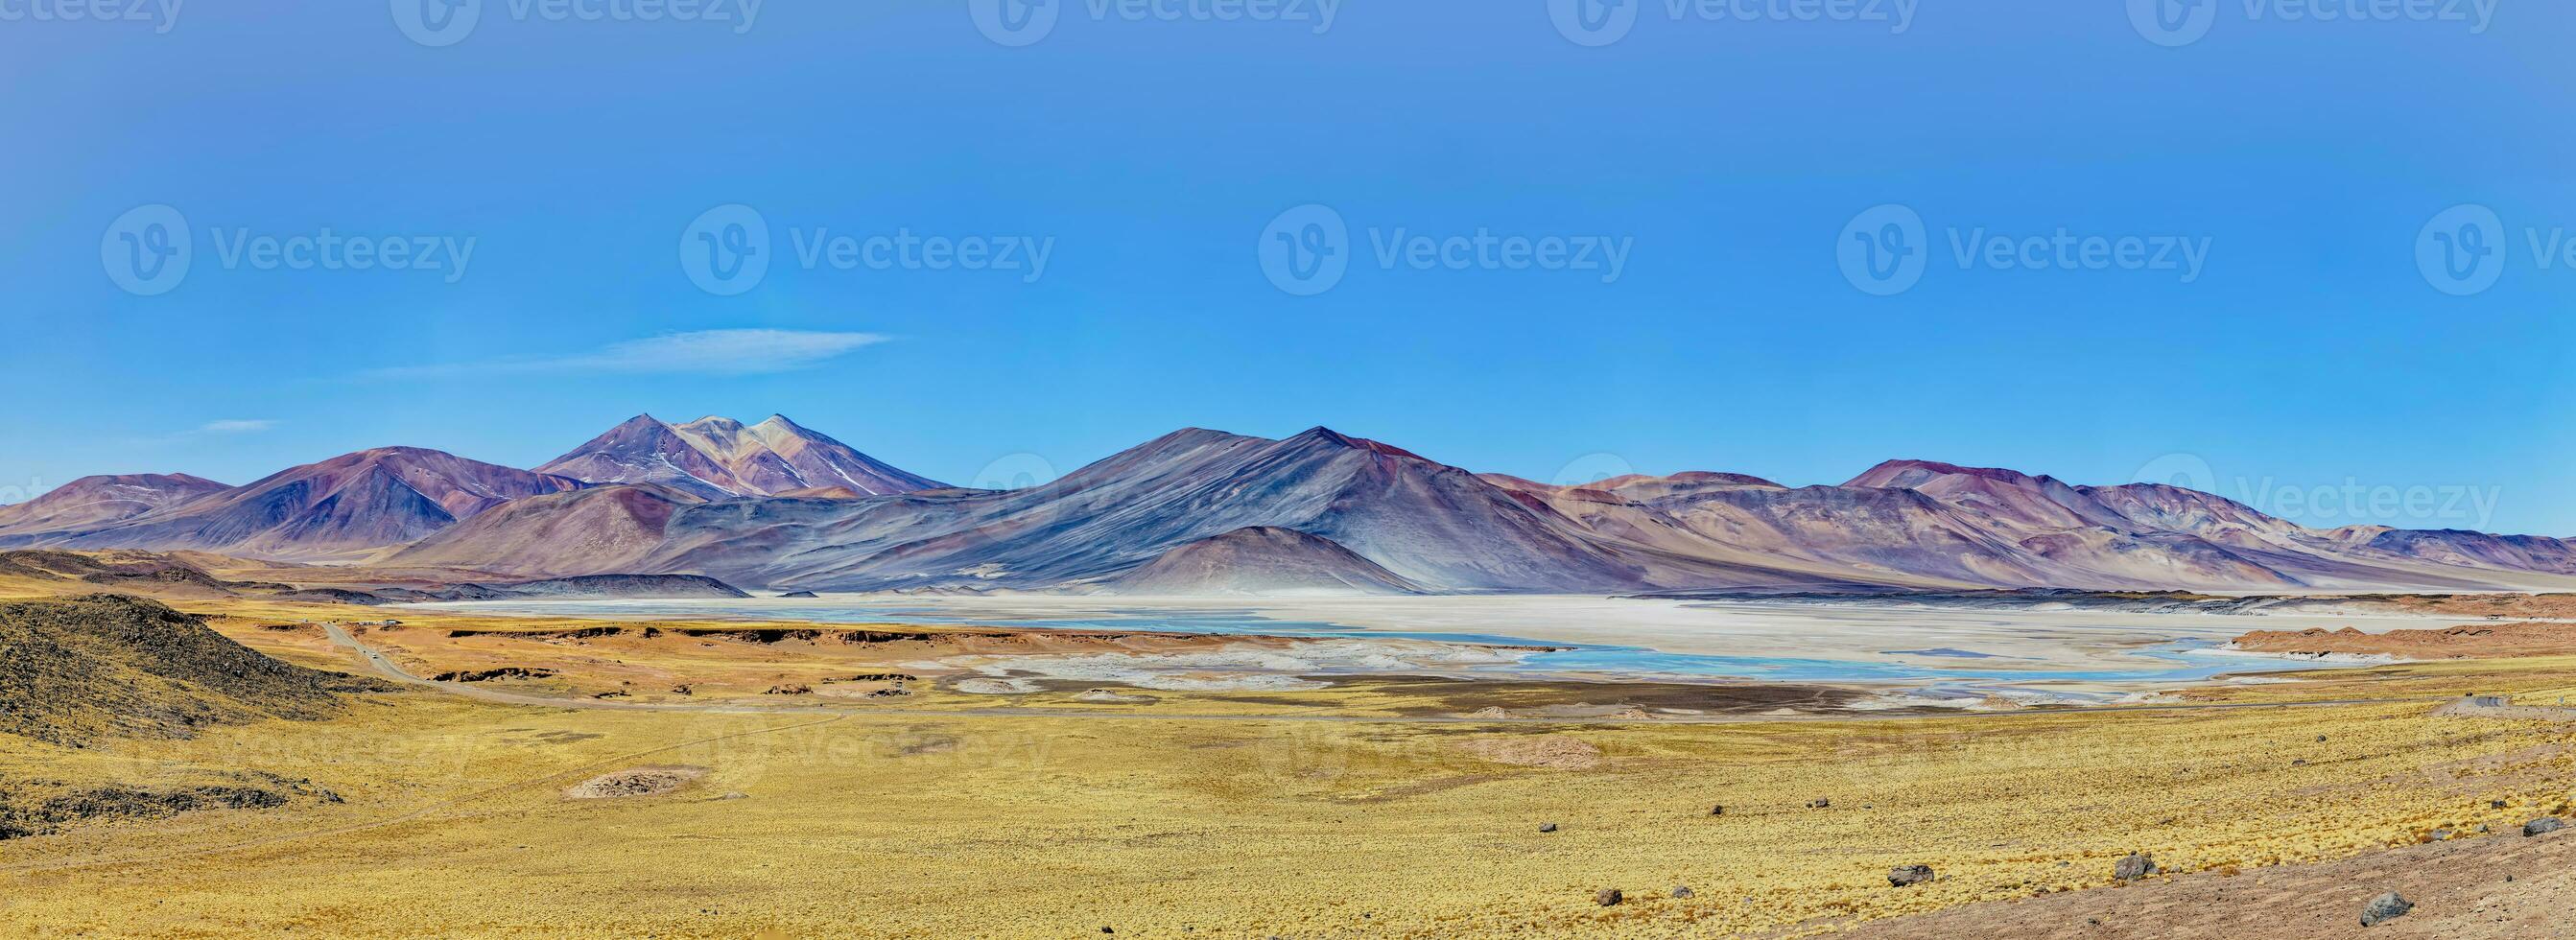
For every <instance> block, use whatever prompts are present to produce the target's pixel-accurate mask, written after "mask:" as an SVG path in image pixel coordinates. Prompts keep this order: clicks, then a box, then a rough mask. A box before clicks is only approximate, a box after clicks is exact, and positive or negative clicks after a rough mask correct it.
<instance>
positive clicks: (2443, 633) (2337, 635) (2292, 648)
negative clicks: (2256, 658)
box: [2236, 622, 2576, 659]
mask: <svg viewBox="0 0 2576 940" xmlns="http://www.w3.org/2000/svg"><path fill="white" fill-rule="evenodd" d="M2236 646H2237V647H2238V648H2240V649H2249V650H2255V651H2258V652H2265V653H2294V654H2301V655H2314V654H2324V653H2346V654H2358V655H2381V656H2396V657H2399V658H2403V659H2491V658H2495V657H2500V656H2555V655H2562V654H2567V653H2576V623H2532V622H2525V623H2481V624H2468V625H2464V626H2457V627H2445V628H2443V629H2440V630H2391V631H2388V632H2386V633H2363V632H2361V631H2359V630H2355V629H2353V628H2351V627H2345V628H2343V629H2341V630H2327V629H2324V628H2320V627H2311V628H2309V629H2306V630H2257V631H2254V632H2252V633H2248V634H2246V635H2244V636H2241V637H2237V638H2236Z"/></svg>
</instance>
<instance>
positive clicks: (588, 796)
mask: <svg viewBox="0 0 2576 940" xmlns="http://www.w3.org/2000/svg"><path fill="white" fill-rule="evenodd" d="M706 775H707V769H706V768H704V767H681V766H655V767H635V768H630V769H627V770H620V771H615V772H611V773H604V774H600V775H599V776H596V777H592V778H590V779H588V780H584V781H582V782H580V783H576V784H573V785H572V786H569V787H565V788H564V791H563V795H564V796H565V797H566V798H569V799H575V800H610V799H618V798H621V797H629V796H660V795H662V794H665V793H669V792H671V791H674V790H677V789H679V788H681V787H685V786H688V785H689V784H691V783H694V782H696V781H697V779H698V778H700V777H704V776H706Z"/></svg>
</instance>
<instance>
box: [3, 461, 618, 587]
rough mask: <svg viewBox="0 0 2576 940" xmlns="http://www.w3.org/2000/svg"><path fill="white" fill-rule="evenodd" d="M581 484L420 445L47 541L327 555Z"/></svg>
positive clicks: (300, 470)
mask: <svg viewBox="0 0 2576 940" xmlns="http://www.w3.org/2000/svg"><path fill="white" fill-rule="evenodd" d="M582 486H583V484H582V483H581V482H580V481H577V480H572V479H567V478H565V477H558V476H550V475H547V474H542V473H530V472H528V471H526V470H517V469H513V468H510V467H502V466H496V465H493V464H487V463H481V462H478V461H473V460H467V459H465V458H462V457H458V456H455V455H453V454H447V453H442V452H439V451H434V450H423V449H420V448H414V447H386V448H379V449H376V450H364V451H359V452H357V453H353V454H344V455H342V456H339V457H334V458H331V459H329V460H325V461H322V462H320V463H314V464H306V465H304V466H301V467H295V468H293V469H289V470H285V471H282V472H280V473H277V474H274V475H271V476H269V477H267V478H265V479H262V480H259V481H257V482H254V483H250V484H247V485H244V486H240V487H236V488H234V489H230V490H226V491H223V492H221V493H217V494H213V495H209V496H205V497H201V498H198V499H194V500H189V501H187V502H184V503H180V504H178V505H174V506H169V507H165V508H162V509H157V510H154V511H151V512H147V513H143V514H141V515H138V516H134V517H132V518H130V519H126V520H123V521H121V522H118V523H116V524H114V525H110V526H107V527H105V528H101V529H98V530H95V531H91V532H86V533H82V534H78V535H73V536H69V537H65V538H59V539H50V538H49V539H45V540H41V541H39V542H38V543H37V544H44V545H54V546H59V547H67V548H149V549H158V550H170V549H198V550H203V551H210V552H220V553H224V554H230V555H241V556H246V557H252V558H273V559H304V560H310V559H325V558H342V557H349V556H352V555H357V554H364V553H366V552H370V551H373V550H376V549H381V548H385V547H387V546H393V545H400V544H403V543H405V542H410V541H413V540H416V539H419V538H422V537H424V536H427V535H429V534H431V533H434V532H437V531H439V530H441V529H444V528H447V527H448V526H450V525H453V524H455V522H456V521H457V520H459V519H470V518H472V517H474V516H475V515H476V514H478V513H481V512H483V511H484V510H487V509H490V508H492V507H494V506H498V505H501V504H503V503H506V502H509V501H510V500H513V499H521V498H525V497H529V496H536V495H540V494H544V493H561V492H566V491H569V490H575V489H580V488H581V487H582Z"/></svg>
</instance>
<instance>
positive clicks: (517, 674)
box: [429, 666, 555, 682]
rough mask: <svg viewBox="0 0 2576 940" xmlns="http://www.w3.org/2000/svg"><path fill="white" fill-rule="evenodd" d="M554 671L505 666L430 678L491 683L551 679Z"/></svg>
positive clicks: (465, 670)
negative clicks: (510, 680)
mask: <svg viewBox="0 0 2576 940" xmlns="http://www.w3.org/2000/svg"><path fill="white" fill-rule="evenodd" d="M554 675H555V671H554V670H552V669H540V668H536V667H533V666H503V667H501V668H498V669H461V670H456V671H453V672H442V673H439V674H437V675H434V676H431V677H429V681H431V682H490V681H492V680H494V679H551V678H553V677H554Z"/></svg>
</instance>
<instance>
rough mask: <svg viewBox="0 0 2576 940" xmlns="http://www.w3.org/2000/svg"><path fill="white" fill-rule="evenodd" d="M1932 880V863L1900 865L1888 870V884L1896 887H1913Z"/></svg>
mask: <svg viewBox="0 0 2576 940" xmlns="http://www.w3.org/2000/svg"><path fill="white" fill-rule="evenodd" d="M1930 880H1932V866H1930V865H1898V866H1896V867H1894V868H1890V869H1888V870H1887V884H1888V886H1889V887H1894V888H1911V887H1913V886H1915V885H1919V884H1922V883H1924V882H1926V881H1930Z"/></svg>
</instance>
